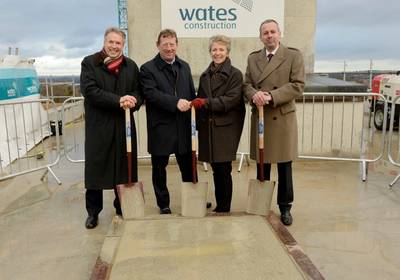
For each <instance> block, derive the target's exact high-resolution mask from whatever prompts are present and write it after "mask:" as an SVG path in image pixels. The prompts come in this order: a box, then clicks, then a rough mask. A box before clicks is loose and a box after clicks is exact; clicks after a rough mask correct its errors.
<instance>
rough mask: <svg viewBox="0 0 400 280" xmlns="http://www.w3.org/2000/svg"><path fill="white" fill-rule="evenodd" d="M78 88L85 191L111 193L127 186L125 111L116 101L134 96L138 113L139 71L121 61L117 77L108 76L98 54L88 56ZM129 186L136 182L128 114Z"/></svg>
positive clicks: (133, 126) (129, 61)
mask: <svg viewBox="0 0 400 280" xmlns="http://www.w3.org/2000/svg"><path fill="white" fill-rule="evenodd" d="M81 66H82V69H81V79H80V83H81V84H80V86H81V92H82V95H83V96H84V97H85V101H84V104H85V187H86V188H87V189H112V188H113V187H114V186H115V185H116V184H121V183H122V184H123V183H127V182H128V171H127V170H128V165H127V152H126V138H125V137H126V134H125V111H124V110H123V109H122V108H120V104H119V99H120V97H121V96H124V95H132V96H134V97H135V98H136V99H137V101H138V103H137V105H136V107H135V108H134V109H133V110H132V109H131V111H134V110H138V109H139V107H140V105H141V103H142V97H141V95H140V93H139V70H138V67H137V65H136V63H135V62H134V61H133V60H131V59H129V58H127V57H124V60H123V62H122V64H121V68H120V71H119V74H118V75H114V74H112V73H110V72H109V71H108V69H107V67H106V66H105V64H104V63H103V60H102V57H101V53H100V52H99V53H95V54H93V55H90V56H87V57H85V58H84V59H83V61H82V64H81ZM131 136H132V182H137V179H138V178H137V177H138V175H137V146H136V142H137V141H136V128H135V122H134V119H133V115H132V114H131Z"/></svg>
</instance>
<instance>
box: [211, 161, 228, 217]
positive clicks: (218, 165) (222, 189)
mask: <svg viewBox="0 0 400 280" xmlns="http://www.w3.org/2000/svg"><path fill="white" fill-rule="evenodd" d="M211 167H212V170H213V177H214V186H215V200H216V201H217V207H216V208H215V212H229V211H230V210H231V201H232V175H231V172H232V162H230V161H229V162H214V163H211Z"/></svg>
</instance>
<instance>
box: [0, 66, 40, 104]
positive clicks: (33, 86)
mask: <svg viewBox="0 0 400 280" xmlns="http://www.w3.org/2000/svg"><path fill="white" fill-rule="evenodd" d="M39 93H40V83H39V80H38V78H37V74H36V71H35V70H34V69H29V68H27V69H24V68H0V100H7V99H13V98H19V97H25V96H29V95H34V94H39Z"/></svg>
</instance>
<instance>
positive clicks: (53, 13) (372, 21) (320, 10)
mask: <svg viewBox="0 0 400 280" xmlns="http://www.w3.org/2000/svg"><path fill="white" fill-rule="evenodd" d="M299 1H300V0H299ZM1 3H2V5H1V6H2V8H3V9H2V10H3V12H2V13H1V16H0V26H1V28H0V54H4V53H5V52H6V50H7V48H8V46H17V47H19V48H20V49H21V53H22V55H23V56H25V57H36V58H37V61H38V60H40V57H42V56H51V57H54V59H62V60H63V61H64V62H65V63H69V62H68V61H74V63H76V62H77V61H79V60H80V59H81V58H82V57H83V56H85V55H87V54H89V53H91V52H93V51H95V50H98V49H99V48H100V47H101V45H102V35H103V32H104V30H105V28H106V27H109V26H112V25H114V26H115V25H118V14H117V0H69V1H59V0H56V1H54V0H53V1H52V0H37V1H31V0H19V1H15V0H1ZM399 14H400V1H398V0H383V1H373V0H338V1H332V0H317V24H316V26H317V30H316V40H315V42H316V44H315V59H316V61H317V63H316V65H318V61H332V60H338V61H342V60H344V59H346V60H368V59H370V58H373V59H376V60H391V61H393V60H394V61H399V59H400V56H399V46H400V36H398V35H397V34H399V30H400V21H399V20H398V16H399ZM46 61H47V62H46V63H52V60H51V59H47V60H46ZM60 61H61V60H60ZM395 63H396V62H395ZM55 65H60V66H61V65H62V63H61V62H60V63H59V64H55ZM55 67H56V66H55ZM396 67H397V68H400V65H397V66H396ZM75 69H76V68H75ZM71 71H72V70H71Z"/></svg>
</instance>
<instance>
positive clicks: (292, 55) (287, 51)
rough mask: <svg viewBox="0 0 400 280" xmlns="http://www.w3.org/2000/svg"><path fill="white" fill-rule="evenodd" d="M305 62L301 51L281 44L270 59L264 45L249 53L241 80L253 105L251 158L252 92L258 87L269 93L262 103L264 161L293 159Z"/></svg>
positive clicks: (253, 151)
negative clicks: (243, 76)
mask: <svg viewBox="0 0 400 280" xmlns="http://www.w3.org/2000/svg"><path fill="white" fill-rule="evenodd" d="M304 79H305V75H304V62H303V56H302V54H301V52H300V51H299V50H297V49H294V48H287V47H285V46H284V45H282V44H280V46H279V48H278V50H277V52H276V54H275V55H274V56H273V58H272V59H271V61H270V62H268V59H267V57H266V50H265V48H264V49H262V50H259V51H256V52H253V53H251V54H250V55H249V57H248V61H247V69H246V75H245V81H244V92H245V96H246V99H248V100H249V102H250V104H251V105H252V114H251V136H250V158H252V159H254V160H257V161H258V131H257V129H258V110H257V107H256V106H255V105H254V104H253V102H252V97H253V95H254V94H255V93H256V92H257V91H259V90H261V91H267V92H269V93H270V94H271V95H272V99H273V103H272V104H266V105H265V106H264V128H265V130H264V131H265V132H264V161H265V162H268V163H277V162H288V161H293V160H295V159H296V158H297V156H298V151H297V145H298V143H297V118H296V106H295V98H296V97H300V96H302V94H303V90H304Z"/></svg>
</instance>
